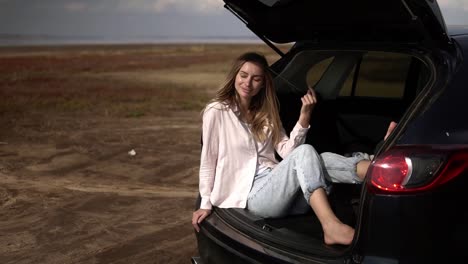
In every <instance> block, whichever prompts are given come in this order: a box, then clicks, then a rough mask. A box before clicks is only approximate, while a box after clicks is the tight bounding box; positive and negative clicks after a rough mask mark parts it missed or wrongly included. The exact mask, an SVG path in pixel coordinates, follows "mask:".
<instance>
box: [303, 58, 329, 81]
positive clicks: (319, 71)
mask: <svg viewBox="0 0 468 264" xmlns="http://www.w3.org/2000/svg"><path fill="white" fill-rule="evenodd" d="M334 58H335V57H329V58H326V59H324V60H322V61H320V62H318V63H316V64H314V65H313V66H312V67H311V68H310V69H309V70H308V71H307V77H306V78H307V79H306V82H307V84H308V85H310V86H312V87H314V86H315V85H316V84H317V83H318V81H320V78H322V76H323V74H324V73H325V71H326V70H327V68H328V66H330V64H331V63H332V61H333V59H334Z"/></svg>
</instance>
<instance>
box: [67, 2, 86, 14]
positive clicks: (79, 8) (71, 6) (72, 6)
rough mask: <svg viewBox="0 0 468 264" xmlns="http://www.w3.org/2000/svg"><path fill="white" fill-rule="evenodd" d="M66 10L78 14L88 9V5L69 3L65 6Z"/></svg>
mask: <svg viewBox="0 0 468 264" xmlns="http://www.w3.org/2000/svg"><path fill="white" fill-rule="evenodd" d="M64 8H65V10H68V11H72V12H76V11H83V10H87V9H88V4H86V3H83V2H69V3H65V5H64Z"/></svg>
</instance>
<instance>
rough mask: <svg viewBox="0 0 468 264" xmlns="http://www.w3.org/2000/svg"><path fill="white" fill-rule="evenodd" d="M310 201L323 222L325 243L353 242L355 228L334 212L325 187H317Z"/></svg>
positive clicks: (347, 243) (346, 243)
mask: <svg viewBox="0 0 468 264" xmlns="http://www.w3.org/2000/svg"><path fill="white" fill-rule="evenodd" d="M309 202H310V206H311V207H312V209H313V210H314V212H315V215H317V217H318V219H319V221H320V223H321V224H322V229H323V233H324V240H325V244H327V245H333V244H342V245H349V244H351V242H352V241H353V237H354V229H353V228H352V227H350V226H349V225H346V224H343V223H342V222H341V221H340V220H339V219H338V218H337V217H336V215H335V213H333V211H332V209H331V207H330V204H329V203H328V198H327V194H326V192H325V190H324V189H323V188H318V189H316V190H315V191H314V192H313V193H312V194H311V196H310V200H309Z"/></svg>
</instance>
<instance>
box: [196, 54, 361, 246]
mask: <svg viewBox="0 0 468 264" xmlns="http://www.w3.org/2000/svg"><path fill="white" fill-rule="evenodd" d="M301 100H302V107H301V111H300V116H299V120H298V122H297V124H296V126H295V127H294V129H293V130H292V131H291V134H290V138H288V137H287V136H286V135H285V132H284V129H283V127H282V125H281V121H280V118H279V113H278V103H277V98H276V95H275V91H274V88H273V81H272V77H271V75H270V73H269V71H268V63H267V61H266V59H265V57H264V56H262V55H259V54H257V53H245V54H243V55H241V56H240V57H239V58H238V59H237V60H236V61H235V63H234V65H233V67H232V69H231V71H230V73H229V74H228V78H227V81H226V83H225V85H224V86H223V87H222V88H221V89H220V90H219V91H218V92H217V95H216V97H215V98H214V99H213V101H212V102H211V103H210V104H208V105H207V106H206V108H205V110H204V112H203V148H202V154H201V163H200V186H199V187H200V194H201V205H200V209H199V210H197V211H195V212H194V213H193V217H192V225H193V226H194V228H195V229H196V231H197V232H198V231H199V230H200V229H199V226H198V224H199V223H201V222H202V221H203V220H204V219H205V218H206V217H207V216H208V215H209V214H210V213H211V208H212V206H217V207H220V208H233V207H235V208H245V209H247V210H249V211H251V212H252V213H254V214H256V215H259V216H261V217H281V216H285V215H287V214H291V213H298V212H304V208H303V206H302V204H306V205H307V207H309V206H310V207H311V208H312V209H313V210H314V212H315V214H316V215H317V217H318V219H319V221H320V223H321V224H322V229H323V231H324V240H325V241H324V242H325V243H326V244H329V245H331V244H344V245H348V244H350V243H351V242H352V240H353V236H354V229H353V228H352V227H350V226H348V225H346V224H343V223H342V222H341V221H340V220H339V219H338V218H337V217H336V216H335V214H334V213H333V211H332V210H331V208H330V205H329V203H328V200H327V192H326V190H327V188H328V183H327V180H326V179H325V175H324V172H323V171H322V166H323V165H322V164H324V165H325V167H326V168H327V169H329V170H330V171H327V173H328V174H327V175H329V176H330V177H331V178H332V180H333V179H335V181H342V180H341V179H342V178H343V179H348V182H351V181H353V180H358V181H359V180H360V178H362V177H363V175H364V174H365V170H366V169H367V166H368V164H369V161H368V160H363V159H364V158H363V157H360V156H358V157H352V158H345V157H342V156H339V155H336V154H332V153H328V154H329V155H326V156H323V157H322V158H321V157H320V156H319V155H318V154H317V152H316V151H315V150H314V148H313V147H312V146H310V145H306V144H303V143H304V142H305V139H306V134H307V131H308V128H309V121H310V116H311V113H312V110H313V108H314V106H315V104H316V102H317V99H316V96H315V93H314V91H313V90H312V89H309V90H308V92H307V93H306V94H305V95H304V96H303V97H302V98H301ZM275 150H276V151H277V153H278V154H279V155H280V156H281V157H282V158H283V160H282V161H281V162H280V163H278V161H277V160H276V159H275ZM335 177H336V178H335ZM351 178H352V179H351ZM336 179H338V180H336ZM345 181H346V180H345ZM298 194H302V195H298Z"/></svg>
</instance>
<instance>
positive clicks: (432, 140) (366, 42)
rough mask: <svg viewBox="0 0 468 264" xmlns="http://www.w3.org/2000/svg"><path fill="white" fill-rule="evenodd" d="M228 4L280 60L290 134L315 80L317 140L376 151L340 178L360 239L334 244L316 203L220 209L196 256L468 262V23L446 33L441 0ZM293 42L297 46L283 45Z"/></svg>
mask: <svg viewBox="0 0 468 264" xmlns="http://www.w3.org/2000/svg"><path fill="white" fill-rule="evenodd" d="M224 2H225V4H226V5H225V7H226V8H228V9H229V10H230V11H232V13H234V15H236V16H237V17H239V18H240V19H241V20H242V21H243V22H245V23H246V25H247V27H248V28H249V29H251V30H252V31H253V32H254V33H255V34H256V35H258V36H259V37H260V38H261V39H262V40H264V41H265V43H266V44H267V45H269V46H270V47H272V48H273V49H274V50H275V51H277V52H278V54H280V55H281V58H280V59H279V60H278V61H276V62H275V63H273V64H272V65H271V71H272V72H273V74H274V76H275V85H276V89H277V94H278V98H279V100H280V111H281V119H282V122H283V126H284V127H285V129H286V130H287V132H289V131H290V130H291V129H292V127H293V125H294V123H295V122H296V120H297V117H298V114H299V109H300V106H301V101H300V100H299V98H300V97H301V96H302V95H303V94H304V93H305V91H306V89H307V85H312V86H313V87H315V90H316V92H317V94H318V95H319V96H320V101H319V103H318V105H317V107H316V110H314V113H313V117H312V121H311V128H310V131H309V134H308V136H307V142H306V143H309V144H311V145H313V146H314V147H315V148H316V149H317V151H319V152H325V151H329V152H335V153H340V154H342V155H353V153H354V152H358V151H359V152H365V153H368V154H369V155H375V157H374V158H373V159H372V164H371V167H370V168H369V170H368V172H367V176H366V180H365V182H364V183H362V184H339V183H335V184H333V189H332V191H331V194H330V196H329V200H330V203H331V204H332V207H333V209H334V211H335V213H336V214H337V215H338V217H339V218H340V219H341V220H342V221H344V222H346V223H348V224H350V225H352V226H354V227H355V229H356V232H355V237H354V240H353V243H352V244H351V245H350V246H327V245H325V244H324V243H323V234H322V229H321V226H320V223H319V222H318V220H317V218H316V216H315V215H314V214H313V212H312V211H311V212H310V213H307V214H304V215H296V216H289V217H285V218H280V219H265V218H259V217H257V216H255V215H251V214H249V213H248V212H246V211H245V210H242V209H220V208H214V209H213V213H212V214H211V215H210V216H209V217H208V218H207V219H206V220H205V221H204V222H203V223H202V225H201V231H200V233H197V239H198V248H199V254H200V257H197V258H194V259H192V261H193V262H197V263H452V262H455V261H457V262H461V263H467V261H468V258H467V257H468V206H467V205H464V204H465V203H464V202H462V201H463V200H464V199H463V197H464V196H465V192H467V193H468V27H449V28H447V27H446V26H445V22H444V20H443V17H442V15H441V13H440V10H439V7H438V5H437V2H436V1H435V0H353V1H350V0H348V1H343V0H324V1H318V0H224ZM282 43H294V45H292V46H291V48H290V49H289V50H288V51H287V52H286V53H283V52H282V51H281V50H284V46H283V47H282V48H278V46H277V44H282ZM391 121H396V122H398V126H397V127H396V128H395V130H394V131H393V132H392V134H391V135H390V137H389V138H388V139H387V140H385V141H383V140H382V138H383V135H385V132H386V130H387V127H388V125H389V123H390V122H391Z"/></svg>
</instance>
